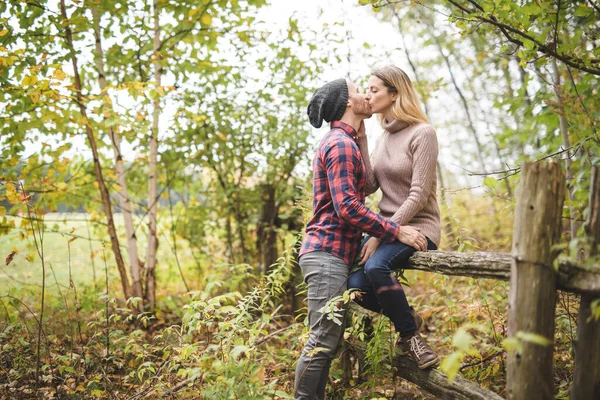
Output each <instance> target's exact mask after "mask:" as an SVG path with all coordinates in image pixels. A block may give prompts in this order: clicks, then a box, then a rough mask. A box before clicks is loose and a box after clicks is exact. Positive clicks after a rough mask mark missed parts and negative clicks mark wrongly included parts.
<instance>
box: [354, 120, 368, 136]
mask: <svg viewBox="0 0 600 400" xmlns="http://www.w3.org/2000/svg"><path fill="white" fill-rule="evenodd" d="M357 133H358V135H357V136H356V137H357V138H358V139H360V138H366V137H367V130H366V128H365V120H364V119H363V120H362V121H360V126H359V127H358V132H357Z"/></svg>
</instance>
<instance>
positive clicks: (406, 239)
mask: <svg viewBox="0 0 600 400" xmlns="http://www.w3.org/2000/svg"><path fill="white" fill-rule="evenodd" d="M398 240H399V241H401V242H402V243H404V244H407V245H409V246H410V247H414V248H415V249H417V251H427V239H426V238H425V235H423V234H422V233H421V232H419V231H418V230H417V229H415V228H413V227H411V226H401V227H400V232H399V233H398Z"/></svg>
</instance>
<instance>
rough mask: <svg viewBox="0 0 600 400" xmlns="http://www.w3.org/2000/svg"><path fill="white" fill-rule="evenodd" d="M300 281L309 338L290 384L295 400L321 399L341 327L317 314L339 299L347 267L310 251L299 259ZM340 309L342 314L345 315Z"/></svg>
mask: <svg viewBox="0 0 600 400" xmlns="http://www.w3.org/2000/svg"><path fill="white" fill-rule="evenodd" d="M299 263H300V267H301V268H302V272H303V274H304V281H305V282H306V283H307V285H308V296H307V297H308V320H309V324H310V335H309V338H308V340H307V342H306V346H305V347H304V350H303V351H302V355H301V356H300V359H299V360H298V365H297V367H296V379H295V382H294V387H295V396H296V399H310V400H313V399H323V398H324V397H325V387H326V385H327V379H328V376H329V367H330V365H331V359H332V358H333V355H334V354H335V351H336V349H337V347H338V345H339V343H340V339H341V337H342V334H343V325H339V324H337V323H335V322H334V321H333V320H330V319H328V318H327V315H328V312H325V313H321V312H319V311H318V310H320V309H321V308H323V307H324V306H325V305H326V304H327V302H328V301H329V300H330V299H331V298H333V297H335V296H340V295H341V294H342V293H343V292H344V291H345V290H346V286H347V280H348V271H349V267H348V265H347V264H346V263H344V262H343V261H342V260H340V259H339V258H337V257H334V256H332V255H331V254H329V253H326V252H320V251H319V252H311V253H307V254H304V255H303V256H302V257H300V261H299ZM343 306H344V305H343V304H340V305H339V306H338V307H339V308H343V309H344V310H343V311H341V313H342V315H343V314H344V313H345V307H343ZM317 348H318V349H319V350H317V351H314V350H315V349H317Z"/></svg>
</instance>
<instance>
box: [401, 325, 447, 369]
mask: <svg viewBox="0 0 600 400" xmlns="http://www.w3.org/2000/svg"><path fill="white" fill-rule="evenodd" d="M398 345H399V347H400V350H402V352H403V353H405V354H406V353H408V355H409V356H410V357H411V358H412V359H413V360H415V362H416V363H417V366H418V367H419V369H426V368H429V367H432V366H434V365H436V364H438V363H439V362H440V357H439V356H438V355H437V353H436V352H435V351H433V350H432V349H431V347H429V345H428V344H427V343H425V341H424V340H423V338H422V337H421V334H420V333H419V332H418V331H417V332H415V333H413V334H412V335H411V336H409V337H406V338H401V339H400V340H399V341H398Z"/></svg>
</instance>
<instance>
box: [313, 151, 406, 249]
mask: <svg viewBox="0 0 600 400" xmlns="http://www.w3.org/2000/svg"><path fill="white" fill-rule="evenodd" d="M359 162H360V159H359V158H358V149H356V147H354V146H353V145H352V144H351V143H350V142H347V141H343V140H339V141H336V142H334V143H332V145H331V146H330V147H329V149H327V150H326V152H325V165H326V169H327V181H328V183H329V190H330V193H331V199H332V202H333V207H334V209H335V212H336V214H337V215H338V216H339V217H340V218H341V219H343V220H344V221H346V222H348V223H349V224H351V225H354V226H355V227H357V228H358V229H360V230H362V231H363V232H366V233H368V234H369V235H371V236H375V237H376V238H378V239H381V240H382V241H384V242H386V243H387V242H393V241H394V240H396V238H397V236H398V233H399V230H400V227H399V226H398V225H397V224H395V223H394V222H392V221H389V220H388V219H386V218H383V217H382V216H381V215H379V214H377V213H374V212H373V211H371V210H369V209H368V208H367V207H366V206H365V205H364V204H363V203H362V202H360V201H359V199H358V193H357V191H358V189H357V187H358V185H357V180H356V176H355V175H354V171H355V169H356V168H355V167H356V164H357V163H359Z"/></svg>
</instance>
